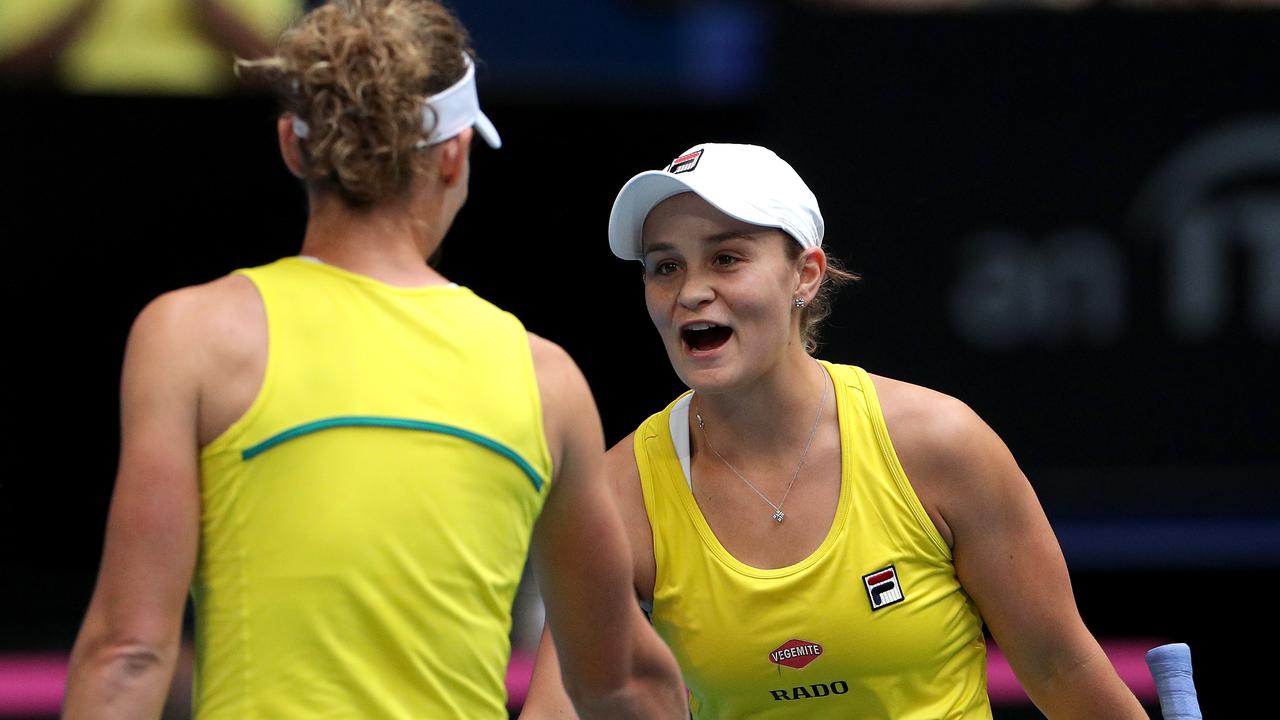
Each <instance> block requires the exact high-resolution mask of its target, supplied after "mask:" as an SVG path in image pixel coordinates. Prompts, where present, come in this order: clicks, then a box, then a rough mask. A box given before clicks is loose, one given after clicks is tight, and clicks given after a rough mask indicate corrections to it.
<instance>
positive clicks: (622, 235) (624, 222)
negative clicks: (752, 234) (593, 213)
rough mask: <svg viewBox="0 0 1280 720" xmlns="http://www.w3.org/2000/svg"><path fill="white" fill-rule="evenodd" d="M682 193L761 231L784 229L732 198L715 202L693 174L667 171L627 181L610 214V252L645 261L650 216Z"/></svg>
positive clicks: (644, 174)
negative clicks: (694, 197) (662, 203)
mask: <svg viewBox="0 0 1280 720" xmlns="http://www.w3.org/2000/svg"><path fill="white" fill-rule="evenodd" d="M682 192H691V193H694V194H695V195H697V196H698V197H700V198H702V199H703V200H706V201H707V203H709V204H710V205H711V206H712V207H714V208H715V209H717V210H719V211H720V212H722V213H724V214H725V215H728V216H729V217H731V218H734V219H736V220H741V221H742V222H746V223H751V224H752V225H759V226H761V227H781V226H780V225H778V223H777V222H776V221H775V220H773V218H771V217H769V216H767V215H765V214H762V213H761V212H760V211H759V210H757V209H755V208H752V207H751V206H749V205H743V204H742V203H738V204H736V205H735V204H733V203H732V202H730V201H731V200H732V198H715V197H711V196H709V195H708V193H706V192H704V190H703V189H702V188H700V187H699V186H698V182H697V176H696V175H693V174H687V175H686V174H681V175H672V174H671V173H669V172H666V171H665V170H649V171H647V172H642V173H640V174H639V175H636V176H635V177H633V178H631V180H629V181H627V184H626V185H623V186H622V190H620V191H618V197H617V198H616V199H615V200H614V201H613V211H612V212H611V213H609V249H610V250H612V251H613V254H614V255H617V256H618V257H620V258H622V259H623V260H641V259H643V258H644V252H643V250H642V240H643V233H644V221H645V219H646V218H647V217H649V212H650V211H652V210H653V208H654V207H655V206H656V205H657V204H658V203H660V202H662V201H663V200H666V199H667V198H669V197H672V196H674V195H679V194H680V193H682Z"/></svg>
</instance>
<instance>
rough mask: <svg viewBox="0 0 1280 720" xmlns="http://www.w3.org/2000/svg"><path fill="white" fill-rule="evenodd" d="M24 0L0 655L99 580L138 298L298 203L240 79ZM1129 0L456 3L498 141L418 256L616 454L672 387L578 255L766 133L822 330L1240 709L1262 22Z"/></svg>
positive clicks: (1270, 209) (279, 233) (1279, 223)
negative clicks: (955, 425)
mask: <svg viewBox="0 0 1280 720" xmlns="http://www.w3.org/2000/svg"><path fill="white" fill-rule="evenodd" d="M18 1H19V0H5V2H7V3H9V6H8V7H7V8H6V6H5V2H0V28H3V27H4V23H5V22H6V19H8V21H10V24H9V28H10V30H9V31H5V30H3V29H0V70H5V71H7V72H8V75H7V78H6V79H5V80H4V81H0V148H3V156H2V157H3V162H2V164H0V167H2V168H3V175H0V188H2V192H0V242H2V245H0V247H3V250H4V252H5V254H6V256H7V257H8V258H9V261H8V266H7V267H8V269H7V270H6V271H5V275H6V278H7V280H6V281H5V282H4V283H3V292H4V297H5V306H6V307H7V308H8V312H7V313H6V317H7V318H8V320H7V321H6V322H7V325H8V327H9V328H10V330H9V331H8V333H7V334H8V337H9V340H8V342H7V343H6V347H7V350H5V351H4V352H3V354H2V356H3V360H2V361H0V362H3V365H2V366H0V369H2V370H3V377H5V378H6V379H7V381H8V382H7V383H6V385H5V388H6V391H7V395H8V397H9V400H8V402H7V407H8V408H9V409H8V411H7V412H6V413H4V415H3V418H4V428H3V436H4V438H5V443H6V446H5V451H4V458H5V461H6V462H5V463H4V470H3V473H2V474H0V578H2V580H0V582H2V583H3V584H2V586H0V655H5V654H8V655H10V656H15V657H17V656H22V657H31V656H39V657H54V656H57V655H58V654H65V653H66V652H67V651H69V649H70V646H71V643H72V641H73V639H74V636H75V633H76V630H77V627H78V623H79V620H80V617H81V615H82V614H83V612H84V609H85V606H86V604H87V602H88V598H89V594H90V592H91V590H92V584H93V580H94V576H95V573H96V570H97V562H98V555H99V552H100V550H101V536H102V531H103V527H104V523H105V515H106V507H107V501H108V498H109V496H110V491H111V484H112V476H113V472H114V465H115V459H116V457H115V456H116V451H117V447H118V437H117V434H118V420H117V412H118V399H117V394H116V393H117V383H118V377H119V370H120V361H121V353H122V351H123V346H124V340H125V336H126V333H127V331H128V327H129V323H130V322H131V320H132V318H133V316H134V315H135V314H136V313H137V312H138V310H139V309H141V307H142V306H143V305H144V304H145V303H146V302H147V301H148V300H149V299H151V298H152V297H154V296H155V295H157V294H159V293H161V292H164V291H166V290H169V289H172V288H175V287H178V286H182V285H186V284H191V283H198V282H203V281H207V280H210V279H213V278H215V277H218V276H220V275H223V274H225V273H226V272H228V271H230V270H232V269H234V268H237V267H242V266H249V265H254V264H258V263H262V262H267V261H270V260H272V259H274V258H276V257H279V256H281V255H285V254H293V253H295V252H296V251H297V249H298V247H299V245H300V240H301V234H302V229H303V227H304V223H305V218H306V215H305V205H304V199H305V198H304V195H303V193H302V190H301V188H300V187H298V186H297V185H296V184H295V183H294V181H293V180H292V178H290V177H289V176H288V174H287V173H286V172H285V170H284V168H283V166H282V164H281V163H280V161H279V159H278V153H277V150H276V145H275V135H274V129H273V127H274V126H273V119H274V108H273V105H272V102H271V101H270V100H269V99H267V98H265V97H262V96H260V95H257V94H255V93H253V92H252V91H249V90H244V89H234V86H233V85H231V84H229V83H227V82H224V81H225V78H221V79H218V78H214V79H211V80H209V81H208V82H207V83H204V84H199V83H196V84H192V85H191V86H189V87H188V86H183V87H182V88H179V89H177V90H175V89H174V87H173V86H171V85H166V86H163V87H160V86H148V85H147V82H148V80H147V78H145V77H140V76H136V75H130V74H129V73H128V72H122V73H121V74H120V75H118V76H116V77H115V78H114V79H113V78H108V79H107V80H105V81H104V80H102V79H101V77H99V78H97V79H95V78H93V77H88V78H87V79H86V77H85V76H84V75H83V74H82V75H77V74H76V72H75V69H74V67H72V65H71V64H70V63H69V62H67V61H65V60H60V61H57V62H52V61H51V62H48V63H41V62H34V64H33V63H32V62H27V63H26V64H19V65H16V66H15V65H14V64H12V63H11V64H10V65H8V66H6V65H4V63H3V58H4V56H5V54H6V53H8V54H9V57H10V58H12V57H14V56H15V54H18V53H20V51H21V50H22V48H24V47H26V46H25V45H24V43H25V42H28V40H24V39H23V38H22V37H18V34H17V33H16V31H13V27H14V26H13V19H14V18H15V17H19V15H20V13H18V12H17V11H16V10H15V6H14V5H13V3H16V2H18ZM100 2H101V4H102V5H103V7H110V6H111V4H112V2H113V0H100ZM59 3H60V4H61V5H62V6H65V8H67V10H66V12H77V11H76V10H75V9H74V8H73V6H75V2H73V1H72V0H59ZM59 3H54V5H58V4H59ZM94 4H95V2H94V0H90V1H89V2H88V3H85V5H86V6H88V5H94ZM231 4H232V5H234V4H235V3H231ZM242 4H243V3H242ZM1151 5H1152V6H1154V7H1149V6H1148V5H1147V4H1145V3H1110V4H1105V5H1098V4H1092V3H1072V2H1065V3H1056V4H1055V3H1044V4H1040V5H1036V6H1022V5H1017V4H1014V3H1001V4H998V5H995V6H993V5H991V4H989V3H978V2H972V3H946V2H942V1H941V0H940V1H939V2H936V3H930V4H926V5H924V6H920V5H908V4H906V3H894V2H887V1H886V2H883V3H874V2H864V3H852V2H849V3H840V2H827V3H823V2H817V1H814V2H807V3H791V4H781V3H779V4H772V3H750V2H679V1H677V0H669V1H666V2H657V1H656V0H655V1H650V2H638V1H636V2H628V1H626V0H617V2H603V3H585V2H574V1H572V0H556V1H554V2H547V3H535V4H523V3H520V4H509V3H500V2H497V1H496V0H491V1H488V2H486V1H476V2H466V1H465V0H458V2H455V3H453V6H454V7H455V8H456V10H457V12H458V14H459V15H460V16H461V18H462V19H463V21H464V23H466V24H467V25H468V27H470V29H471V30H472V33H473V35H474V38H475V45H476V48H477V51H478V53H479V55H480V57H481V58H482V60H483V63H482V65H481V74H480V87H481V96H482V99H483V102H484V105H485V107H486V112H487V113H488V115H489V116H490V117H491V118H492V119H493V120H494V122H495V123H496V124H497V125H498V127H499V129H500V130H501V132H502V135H503V139H504V141H505V143H506V144H505V146H504V147H503V148H502V149H501V150H500V151H496V152H495V151H491V150H489V149H487V148H478V149H477V150H476V151H475V153H474V155H473V172H472V188H471V199H470V201H469V203H468V206H467V207H466V208H465V209H464V211H463V212H462V214H461V216H460V217H459V219H458V221H457V223H456V224H455V226H454V229H453V231H452V232H451V233H450V235H449V239H448V240H447V242H446V244H445V246H444V252H443V256H442V260H441V269H442V270H443V272H444V273H445V274H446V275H448V276H449V277H451V278H452V279H454V280H456V281H457V282H459V283H461V284H464V285H467V286H470V287H471V288H473V289H474V290H476V291H477V292H478V293H479V294H481V295H482V296H484V297H487V298H489V299H491V300H492V301H494V302H496V303H497V304H499V305H501V306H503V307H505V308H507V309H510V310H512V311H514V312H516V313H517V314H518V315H519V316H520V317H521V318H522V319H523V320H524V321H525V323H526V325H527V326H528V327H529V328H530V329H531V330H533V331H535V332H537V333H539V334H542V335H544V336H546V337H549V338H551V339H553V340H555V341H557V342H559V343H560V344H562V345H563V346H565V347H566V348H567V349H568V350H569V351H570V352H571V353H572V354H573V356H574V357H575V358H576V359H577V360H578V362H579V364H580V365H581V366H582V367H583V370H584V372H585V373H586V375H587V377H588V379H589V380H590V382H591V384H592V386H593V389H594V391H595V393H596V396H597V401H598V403H599V406H600V409H601V412H602V415H603V418H604V422H605V429H606V434H607V440H608V441H609V442H610V443H613V442H615V441H617V440H618V439H620V438H621V437H622V436H624V435H625V434H626V433H628V432H629V431H630V430H631V429H633V428H634V427H635V425H637V424H638V423H639V422H640V421H641V420H642V419H643V418H644V417H646V416H647V415H648V414H649V413H651V412H654V411H655V410H657V409H659V408H660V407H662V406H663V405H664V404H665V403H666V402H667V401H668V400H670V399H671V398H672V397H674V395H675V394H676V393H678V392H679V391H680V390H681V389H682V387H681V385H680V384H679V381H678V380H677V378H676V377H675V376H674V374H673V373H672V371H671V370H670V367H669V365H668V363H667V360H666V357H665V354H664V353H663V351H662V348H661V346H660V344H659V343H658V341H657V337H656V334H655V332H654V330H653V329H652V326H651V325H650V324H649V321H648V318H647V315H646V313H645V311H644V307H643V302H642V296H641V285H640V271H639V267H638V265H635V264H628V263H624V262H622V261H619V260H616V259H615V258H613V256H612V255H611V254H610V253H609V251H608V249H607V244H606V236H605V223H606V221H607V218H608V213H609V208H610V204H611V203H612V200H613V197H614V194H615V193H616V192H617V190H618V188H619V187H620V186H621V185H622V183H623V182H625V181H626V179H627V178H629V177H630V176H631V175H632V174H634V173H636V172H638V171H640V170H643V169H651V168H660V167H662V166H664V165H665V164H666V163H667V162H668V161H669V160H670V159H671V158H673V157H675V156H676V155H677V154H678V153H679V152H680V151H682V150H684V149H685V148H687V147H689V146H691V145H694V144H696V143H699V142H703V141H711V140H714V141H729V142H752V143H757V144H762V145H766V146H768V147H770V148H772V149H774V150H775V151H777V152H778V153H779V154H780V155H781V156H782V157H783V158H784V159H786V160H788V161H789V162H790V163H791V164H792V165H793V166H795V167H796V169H797V170H798V171H799V172H800V174H801V175H802V176H803V177H804V178H805V179H806V181H807V182H808V183H809V185H810V187H811V188H812V189H813V190H814V192H815V193H816V195H817V196H818V198H819V201H820V203H821V205H822V208H823V212H824V215H825V216H826V225H827V246H828V252H830V253H832V254H834V255H836V256H838V257H840V258H842V259H843V260H845V262H846V264H847V265H848V266H849V267H850V268H851V269H854V270H856V271H859V272H861V273H862V274H863V275H864V280H863V282H862V283H860V284H859V285H857V286H855V287H853V288H850V289H848V290H846V291H845V292H844V294H843V295H842V297H841V298H840V299H839V301H838V303H837V307H836V312H835V315H834V317H833V318H832V320H831V321H830V322H829V324H828V327H827V330H826V343H825V345H824V348H823V349H822V351H821V352H820V354H821V356H823V357H825V358H826V359H829V360H833V361H838V362H846V363H852V364H857V365H861V366H863V367H865V368H867V369H868V370H870V371H872V372H876V373H879V374H884V375H889V376H893V377H897V378H901V379H904V380H908V381H911V382H915V383H919V384H923V385H927V386H930V387H933V388H936V389H939V390H941V391H944V392H947V393H949V394H953V395H956V396H958V397H960V398H961V399H963V400H965V401H966V402H968V403H969V404H970V405H971V406H972V407H973V408H974V409H975V410H977V411H978V412H979V413H980V414H981V415H982V416H983V417H984V418H985V419H986V420H987V421H988V422H989V423H990V424H991V425H992V426H993V427H994V428H995V429H996V431H997V432H999V433H1000V434H1001V436H1002V437H1003V438H1004V439H1005V441H1006V442H1007V443H1008V444H1009V446H1010V447H1011V448H1012V450H1013V451H1014V454H1015V455H1016V456H1017V457H1018V458H1019V460H1020V462H1021V464H1022V466H1023V468H1024V469H1025V470H1026V472H1027V474H1028V476H1029V477H1030V478H1031V480H1032V483H1033V484H1034V486H1035V488H1036V490H1037V492H1038V493H1039V495H1040V498H1041V500H1042V501H1043V503H1044V505H1045V508H1046V510H1047V512H1048V514H1049V516H1050V519H1051V520H1052V521H1053V522H1054V526H1055V529H1056V530H1057V532H1058V534H1059V539H1060V541H1061V543H1062V545H1063V549H1064V551H1065V554H1066V557H1067V561H1068V564H1069V566H1070V568H1071V570H1072V576H1073V580H1074V583H1075V589H1076V593H1077V599H1078V602H1079V604H1080V607H1081V611H1082V613H1083V615H1084V617H1085V620H1086V622H1087V623H1088V624H1089V625H1090V627H1091V628H1092V629H1093V631H1094V632H1095V634H1096V635H1098V636H1099V637H1100V638H1103V639H1124V638H1140V639H1150V640H1154V641H1164V640H1172V641H1183V642H1187V643H1189V644H1190V645H1191V647H1192V652H1193V658H1194V660H1195V663H1196V678H1197V684H1198V686H1199V689H1200V697H1201V705H1202V707H1203V709H1204V711H1205V713H1206V715H1207V716H1209V717H1211V718H1226V717H1251V716H1260V715H1261V714H1262V712H1261V710H1262V708H1264V707H1265V706H1264V705H1263V703H1262V700H1261V695H1262V690H1264V689H1265V687H1266V686H1267V685H1266V684H1265V683H1266V682H1267V681H1268V679H1269V678H1270V673H1269V672H1268V670H1269V668H1268V667H1267V665H1266V664H1265V663H1258V662H1256V661H1253V660H1251V659H1250V658H1252V657H1254V656H1255V653H1256V648H1255V646H1260V647H1261V648H1263V649H1265V647H1266V646H1267V644H1268V643H1270V642H1273V641H1275V640H1276V639H1277V624H1276V621H1275V617H1274V613H1275V611H1274V607H1275V604H1276V603H1275V599H1274V598H1275V596H1274V594H1273V593H1274V591H1273V590H1272V588H1273V587H1274V586H1275V582H1274V581H1275V580H1276V579H1277V578H1276V573H1277V570H1278V569H1280V442H1277V432H1278V431H1280V382H1278V381H1277V379H1276V372H1277V370H1280V43H1277V41H1276V38H1277V37H1280V12H1277V11H1275V10H1271V9H1268V8H1265V7H1231V8H1225V7H1221V6H1219V5H1217V4H1190V3H1189V4H1186V5H1185V6H1183V5H1179V6H1177V7H1169V6H1168V5H1158V4H1156V3H1151ZM49 12H52V11H49ZM6 13H8V15H6ZM277 14H278V13H277ZM269 19H270V18H268V20H269ZM33 22H34V21H33ZM42 22H44V23H45V27H49V25H48V23H49V22H51V21H49V20H47V19H45V20H42ZM93 22H94V21H93V20H92V19H88V20H86V21H85V23H87V24H86V25H85V26H84V27H90V28H91V27H92V23H93ZM263 22H264V23H267V20H264V21H263ZM267 25H269V23H267ZM267 25H264V26H263V27H266V26H267ZM26 27H27V28H28V30H29V31H30V33H31V37H36V38H37V39H39V38H40V31H39V29H38V25H37V24H33V23H31V22H29V23H27V26H26ZM31 28H36V29H35V30H31ZM76 32H80V33H85V32H89V31H88V30H84V29H83V28H82V29H79V30H77V31H76ZM264 33H265V30H264ZM72 37H73V38H74V37H75V33H72ZM45 39H47V38H45ZM41 52H42V53H46V54H44V55H42V54H39V53H38V54H37V55H36V58H37V60H39V58H40V57H48V58H52V57H54V56H53V55H52V54H47V53H48V52H52V51H44V50H42V51H41ZM28 59H29V58H28ZM224 71H225V66H223V65H218V66H217V72H219V73H221V72H224ZM120 78H124V80H121V79H120ZM193 88H194V89H193ZM1010 592H1017V588H1010ZM2 683H3V680H2V679H0V684H2ZM9 690H13V688H9ZM5 692H6V689H5V688H3V687H0V698H2V697H3V696H4V693H5ZM996 710H997V713H996V715H997V718H1006V719H1012V718H1021V717H1037V715H1036V714H1035V713H1034V711H1033V710H1029V709H1028V708H1027V707H1026V706H1023V705H1019V704H1017V703H1013V704H1001V705H999V706H997V709H996ZM1152 711H1153V716H1154V717H1158V713H1157V712H1156V711H1155V710H1154V706H1152ZM6 714H7V715H8V716H18V715H19V714H20V713H19V712H18V711H17V710H10V711H6V710H4V709H3V708H0V716H6ZM28 714H29V715H30V716H31V717H36V716H38V713H35V712H34V711H29V712H28Z"/></svg>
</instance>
